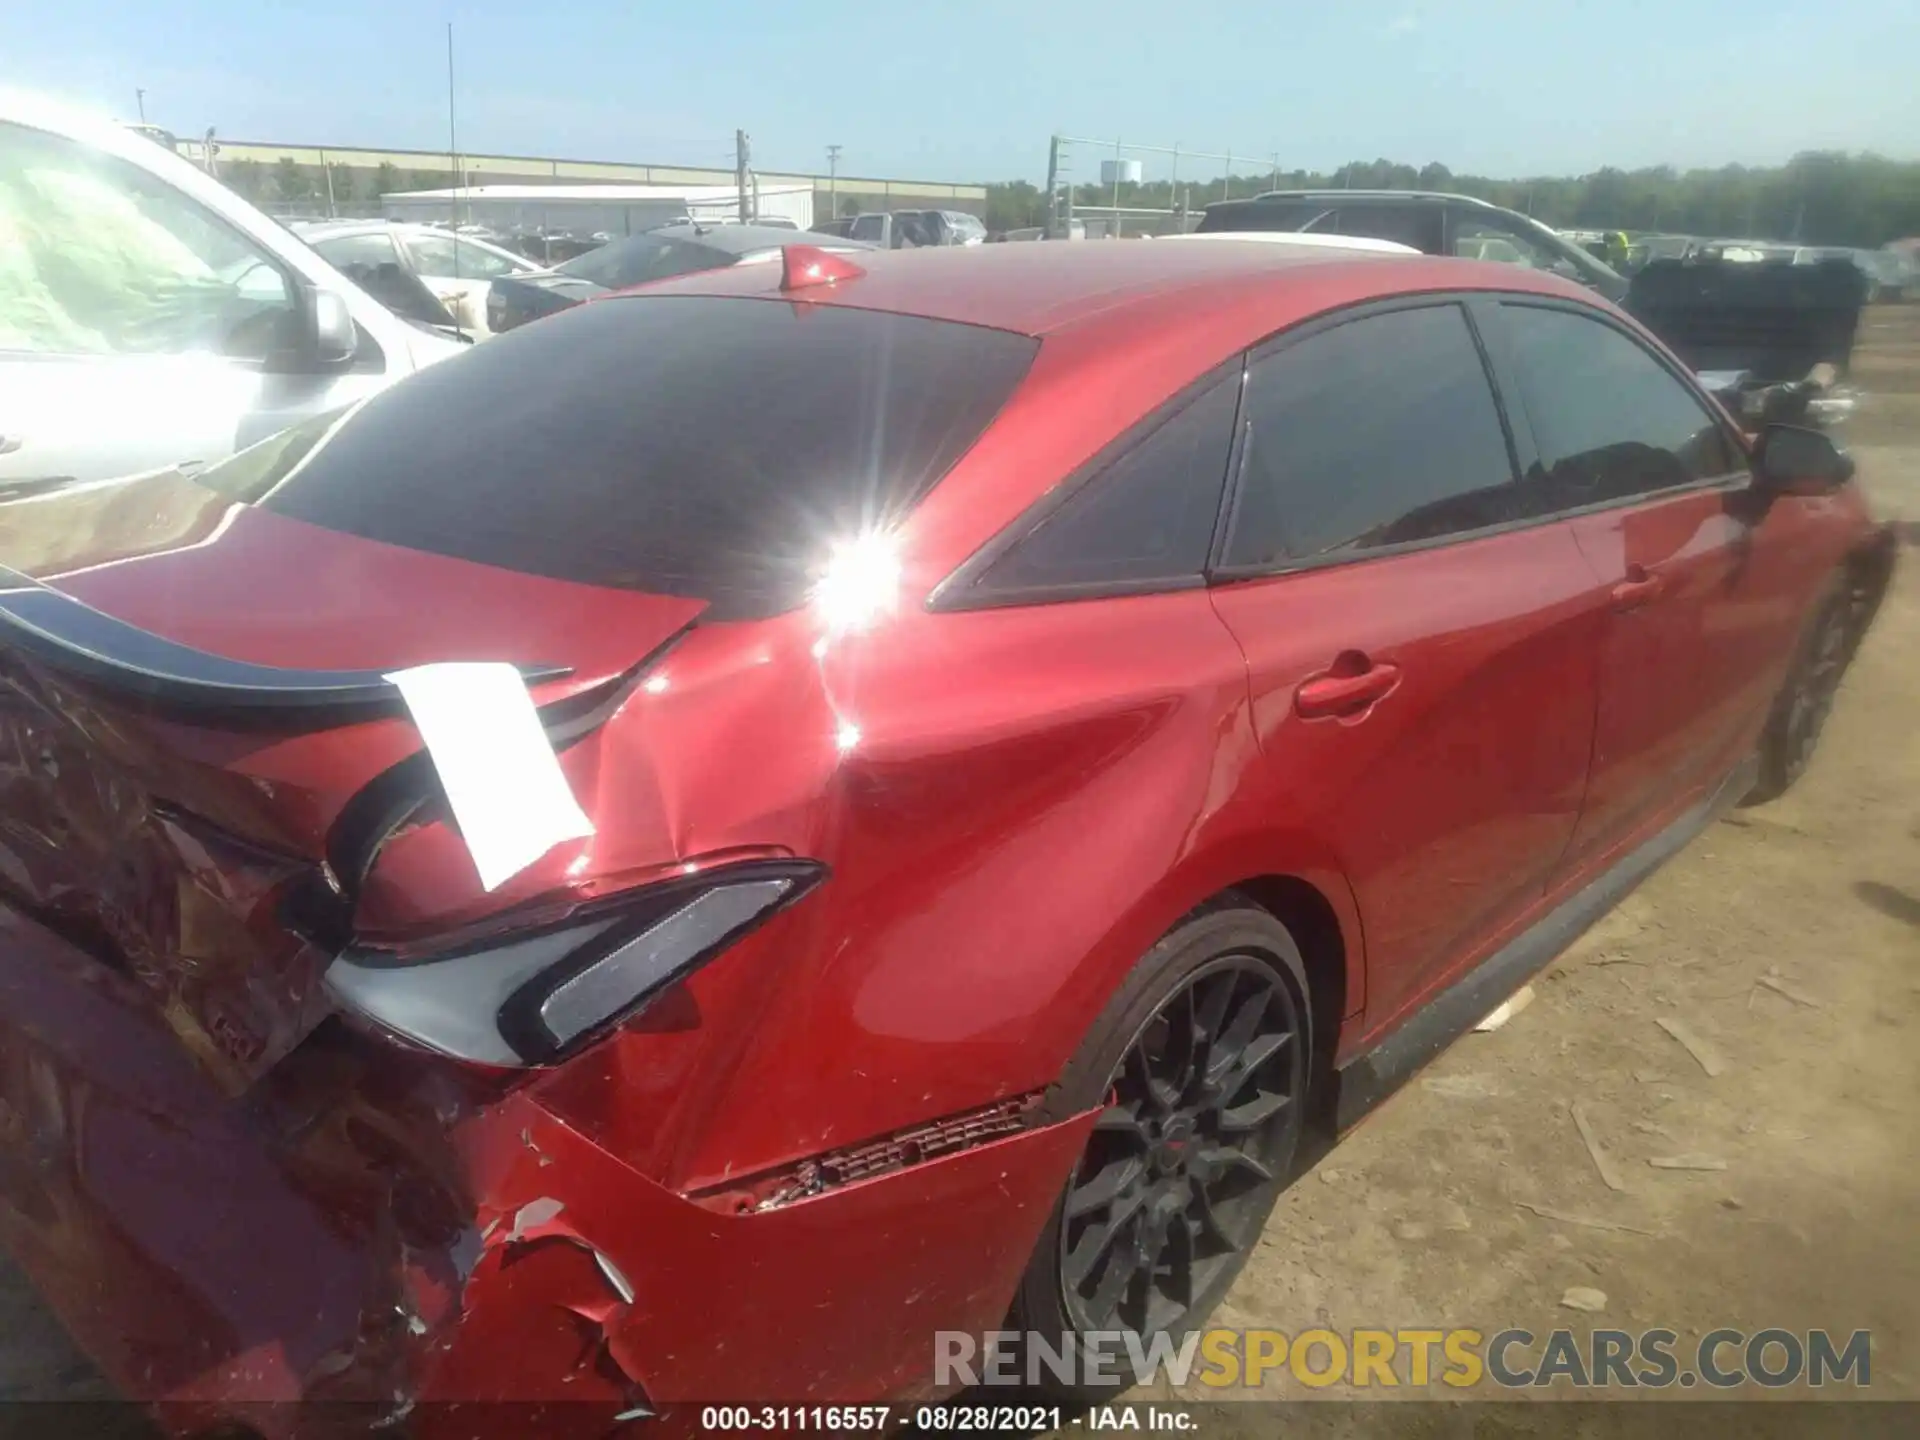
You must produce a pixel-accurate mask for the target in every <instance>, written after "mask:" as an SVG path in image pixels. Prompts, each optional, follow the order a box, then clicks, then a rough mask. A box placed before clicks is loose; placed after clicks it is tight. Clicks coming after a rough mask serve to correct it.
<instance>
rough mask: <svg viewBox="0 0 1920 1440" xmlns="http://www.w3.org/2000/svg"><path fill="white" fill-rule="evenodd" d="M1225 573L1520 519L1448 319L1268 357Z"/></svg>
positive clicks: (1459, 329)
mask: <svg viewBox="0 0 1920 1440" xmlns="http://www.w3.org/2000/svg"><path fill="white" fill-rule="evenodd" d="M1246 413H1247V416H1248V432H1247V449H1246V462H1245V465H1244V468H1243V469H1242V470H1241V476H1240V494H1239V500H1238V502H1237V507H1236V513H1235V517H1234V524H1233V533H1232V537H1231V539H1230V540H1229V542H1228V549H1227V563H1228V564H1229V565H1232V566H1260V565H1272V564H1277V563H1281V562H1284V561H1287V560H1306V559H1312V558H1314V557H1317V556H1324V555H1328V554H1332V553H1335V552H1338V551H1343V550H1369V549H1376V548H1378V547H1380V546H1385V545H1399V544H1405V543H1407V542H1410V541H1415V540H1430V539H1434V538H1436V537H1439V536H1443V535H1452V534H1459V533H1462V532H1464V531H1469V530H1476V529H1480V528H1482V527H1484V526H1487V525H1494V524H1499V523H1501V522H1503V521H1506V520H1510V519H1514V518H1516V516H1517V501H1518V498H1519V487H1518V486H1516V485H1515V484H1514V483H1513V469H1512V462H1511V460H1510V458H1509V456H1508V452H1507V442H1506V435H1505V433H1504V431H1503V430H1502V429H1501V425H1500V417H1499V413H1498V411H1497V410H1496V409H1495V408H1494V401H1493V392H1492V390H1491V389H1490V387H1489V385H1488V383H1487V376H1486V370H1485V368H1484V367H1483V365H1482V363H1481V360H1480V352H1479V349H1478V348H1477V347H1476V346H1475V344H1474V342H1473V336H1472V334H1471V333H1470V332H1469V331H1468V329H1467V322H1466V317H1465V316H1464V315H1463V314H1462V313H1461V311H1460V308H1459V307H1458V306H1455V305H1432V306H1427V307H1424V308H1421V309H1416V310H1398V311H1394V312H1391V313H1389V314H1385V315H1375V316H1371V317H1368V318H1366V319H1362V320H1355V321H1351V322H1349V323H1347V324H1345V325H1339V326H1336V327H1335V328H1333V329H1331V330H1327V331H1323V332H1321V333H1320V334H1317V335H1310V336H1308V337H1307V338H1306V339H1304V340H1302V341H1300V342H1298V343H1297V344H1294V345H1290V346H1288V347H1287V348H1286V349H1284V350H1280V351H1277V352H1276V353H1274V354H1272V355H1269V356H1267V357H1265V358H1264V359H1262V360H1260V361H1258V362H1257V363H1256V364H1255V365H1254V366H1253V368H1252V370H1251V372H1250V375H1249V378H1248V386H1247V402H1246Z"/></svg>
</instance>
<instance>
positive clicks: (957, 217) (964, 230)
mask: <svg viewBox="0 0 1920 1440" xmlns="http://www.w3.org/2000/svg"><path fill="white" fill-rule="evenodd" d="M847 233H848V234H849V235H850V236H852V237H853V238H854V239H855V240H864V241H866V242H867V243H868V244H870V245H877V246H878V247H879V248H881V249H882V250H899V249H903V248H911V249H921V248H924V247H926V246H938V245H984V244H986V241H987V227H986V223H985V222H984V221H982V220H981V219H980V217H979V216H977V215H968V214H966V213H965V212H964V211H959V210H892V211H885V212H881V211H873V212H869V213H867V214H864V215H856V216H854V217H853V224H852V226H851V227H850V228H849V229H848V231H847Z"/></svg>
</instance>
